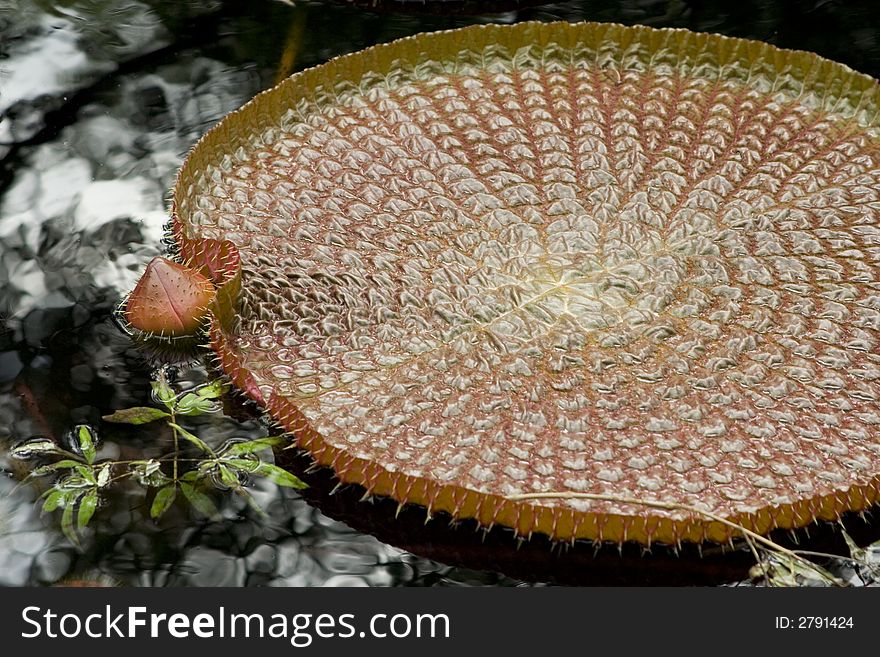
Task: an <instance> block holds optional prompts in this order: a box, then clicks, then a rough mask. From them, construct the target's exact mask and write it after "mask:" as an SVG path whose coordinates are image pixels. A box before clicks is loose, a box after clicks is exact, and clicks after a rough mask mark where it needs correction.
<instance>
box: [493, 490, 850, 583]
mask: <svg viewBox="0 0 880 657" xmlns="http://www.w3.org/2000/svg"><path fill="white" fill-rule="evenodd" d="M506 499H508V500H510V501H511V502H519V501H524V500H548V499H558V500H596V501H599V502H617V503H619V504H636V505H640V506H647V507H650V508H652V509H664V510H666V511H687V512H689V513H694V514H697V515H701V516H704V517H706V518H709V519H710V520H713V521H715V522H719V523H721V524H722V525H725V526H727V527H730V528H732V529H735V530H737V531H738V532H740V533H741V534H742V535H743V538H745V540H746V543H748V545H749V548H750V549H751V550H752V554H753V555H754V556H755V558H756V559H757V560H758V563H759V564H763V562H762V561H761V560H760V559H758V553H757V550H756V549H755V545H756V544H760V545H762V546H764V547H765V548H766V549H768V550H770V551H771V552H775V553H777V554H782V555H785V556H786V557H788V558H790V559H793V560H795V561H797V562H799V563H802V564H804V565H806V566H807V567H809V568H811V569H813V570H815V571H816V572H817V573H819V574H820V575H821V576H822V577H823V578H825V579H827V575H825V574H824V572H822V570H821V569H820V568H819V567H818V566H817V565H816V564H814V563H813V562H812V561H810V560H809V559H805V558H804V557H803V556H801V555H800V554H798V553H797V552H795V551H793V550H789V549H788V548H785V547H783V546H781V545H779V544H778V543H776V542H774V541H772V540H770V539H769V538H767V537H766V536H762V535H761V534H758V533H757V532H754V531H752V530H751V529H748V528H747V527H743V526H742V525H738V524H737V523H735V522H733V521H731V520H728V519H727V518H723V517H722V516H719V515H717V514H715V513H712V512H711V511H705V510H704V509H700V508H699V507H695V506H691V505H689V504H681V503H678V502H660V501H658V500H644V499H641V498H638V497H624V496H620V495H603V494H601V493H574V492H568V491H557V492H546V493H522V494H520V495H508V496H507V497H506ZM762 569H763V570H764V573H765V575H766V568H764V566H763V565H762ZM835 583H836V582H835Z"/></svg>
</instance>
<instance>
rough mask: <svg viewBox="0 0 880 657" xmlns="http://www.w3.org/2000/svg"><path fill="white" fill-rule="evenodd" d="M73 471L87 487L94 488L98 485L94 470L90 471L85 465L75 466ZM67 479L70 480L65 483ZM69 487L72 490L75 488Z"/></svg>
mask: <svg viewBox="0 0 880 657" xmlns="http://www.w3.org/2000/svg"><path fill="white" fill-rule="evenodd" d="M73 469H74V470H75V471H76V472H77V474H79V476H80V477H82V479H83V481H84V482H86V483H88V485H90V486H96V485H97V484H98V480H97V479H95V471H94V469H92V468H90V467H88V466H86V465H77V466H76V467H74V468H73ZM68 479H70V477H68V478H67V479H65V481H67V480H68ZM71 487H72V488H73V487H75V486H71Z"/></svg>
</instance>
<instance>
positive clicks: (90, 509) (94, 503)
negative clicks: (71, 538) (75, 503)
mask: <svg viewBox="0 0 880 657" xmlns="http://www.w3.org/2000/svg"><path fill="white" fill-rule="evenodd" d="M97 508H98V491H97V490H92V491H91V492H89V493H86V495H84V496H83V498H82V500H81V501H80V503H79V511H78V512H77V514H76V524H77V527H79V529H82V528H83V527H85V526H86V525H88V524H89V520H91V519H92V516H93V515H95V509H97Z"/></svg>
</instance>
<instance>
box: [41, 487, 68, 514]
mask: <svg viewBox="0 0 880 657" xmlns="http://www.w3.org/2000/svg"><path fill="white" fill-rule="evenodd" d="M63 499H64V491H61V490H58V489H57V488H53V489H51V490H49V491H47V493H46V499H45V501H44V502H43V512H44V513H52V511H54V510H55V509H57V508H58V506H59V505H60V504H61V500H63Z"/></svg>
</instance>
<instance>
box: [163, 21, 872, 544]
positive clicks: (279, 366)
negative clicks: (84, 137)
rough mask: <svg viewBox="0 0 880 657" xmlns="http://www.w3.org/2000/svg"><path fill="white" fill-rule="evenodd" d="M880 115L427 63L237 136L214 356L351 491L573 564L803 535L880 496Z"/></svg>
mask: <svg viewBox="0 0 880 657" xmlns="http://www.w3.org/2000/svg"><path fill="white" fill-rule="evenodd" d="M878 100H880V94H878V85H877V83H876V82H875V81H874V80H872V79H870V78H868V77H866V76H863V75H860V74H858V73H855V72H853V71H851V70H850V69H848V68H846V67H844V66H842V65H839V64H835V63H833V62H829V61H826V60H824V59H821V58H819V57H817V56H815V55H811V54H808V53H800V52H792V51H782V50H779V49H776V48H773V47H771V46H768V45H765V44H761V43H756V42H752V41H744V40H737V39H729V38H725V37H720V36H715V35H705V34H694V33H690V32H687V31H683V30H653V29H649V28H643V27H638V28H629V27H623V26H619V25H599V24H577V25H571V24H563V23H552V24H537V23H526V24H519V25H516V26H480V27H473V28H466V29H463V30H456V31H451V32H444V33H436V34H426V35H420V36H417V37H414V38H409V39H404V40H401V41H398V42H395V43H393V44H389V45H384V46H378V47H376V48H372V49H369V50H366V51H363V52H360V53H356V54H353V55H349V56H346V57H342V58H339V59H336V60H333V61H331V62H329V63H327V64H325V65H322V66H319V67H317V68H314V69H310V70H308V71H304V72H302V73H299V74H297V75H294V76H293V77H291V78H290V79H288V80H286V81H285V82H283V83H282V84H280V85H279V86H278V87H276V88H274V89H272V90H270V91H268V92H266V93H264V94H262V95H260V96H258V97H257V98H256V99H254V100H253V101H251V102H250V103H249V104H248V105H246V106H245V107H244V108H242V109H241V110H239V111H237V112H234V113H233V114H231V115H230V116H229V117H227V118H226V119H225V120H224V121H222V122H221V123H220V124H219V125H218V126H217V127H216V128H215V129H214V130H212V131H211V132H210V133H209V134H208V135H207V136H206V137H205V138H204V139H203V140H202V141H201V142H200V143H199V144H198V145H197V146H196V148H195V149H194V150H193V152H192V153H191V155H190V156H189V158H188V160H187V162H186V163H185V165H184V167H183V169H182V170H181V173H180V176H179V178H178V181H177V184H176V188H175V190H174V213H175V235H176V236H177V239H178V241H179V242H180V244H181V247H182V248H181V250H182V252H183V253H187V252H195V251H198V245H199V244H202V243H205V240H213V241H214V242H211V243H214V244H216V243H218V242H219V241H223V240H226V241H228V242H230V243H231V244H232V245H234V249H235V250H237V254H234V255H235V257H237V258H239V259H240V267H241V275H240V281H239V279H238V278H237V279H236V281H238V282H239V283H240V287H239V288H236V289H237V290H238V289H240V294H239V296H240V299H239V300H238V301H239V304H240V305H239V306H238V307H237V309H236V314H235V321H234V322H231V321H224V322H218V321H215V322H214V326H213V329H212V344H213V348H214V349H215V351H216V352H217V354H218V358H219V360H220V362H221V364H222V366H223V368H224V369H225V370H226V371H227V372H229V374H230V375H231V376H232V378H233V380H234V381H235V382H236V384H237V385H239V386H240V387H242V388H243V389H245V390H247V391H248V393H249V394H250V395H251V396H252V397H254V398H255V399H256V400H257V401H259V402H260V403H262V404H264V405H265V407H266V408H267V410H268V411H269V412H270V413H271V414H273V415H274V416H275V417H276V418H277V419H278V420H279V421H280V422H282V423H283V424H284V426H286V427H287V429H288V430H290V431H291V432H293V433H294V435H295V437H296V440H297V442H298V444H299V445H300V446H301V447H303V448H305V449H307V450H309V451H310V452H311V453H312V454H313V456H314V457H315V459H316V460H317V461H318V462H320V463H322V464H325V465H329V466H331V467H333V468H334V469H335V471H336V473H337V475H338V476H339V478H340V479H341V480H343V481H345V482H354V483H358V484H362V485H363V486H365V487H366V488H367V489H368V490H369V491H371V492H373V493H376V494H380V495H387V496H392V497H394V498H396V499H398V500H399V501H401V502H407V503H409V502H411V503H417V504H421V505H424V506H426V507H428V508H429V509H431V510H443V511H448V512H449V513H451V514H452V515H453V516H455V517H458V518H476V519H477V520H478V521H479V522H481V523H484V524H486V525H489V524H493V523H500V524H503V525H507V526H509V527H512V528H513V529H515V530H516V531H517V532H518V533H519V534H521V535H529V534H530V533H531V532H543V533H545V534H548V535H549V536H551V537H554V538H558V539H573V538H578V537H582V538H589V539H594V540H608V541H624V540H635V541H640V542H642V543H650V542H651V541H662V542H667V543H676V542H679V541H705V540H709V541H725V540H727V539H728V538H730V537H731V536H732V535H734V534H736V531H737V530H735V529H733V528H731V527H729V526H727V525H725V524H723V523H720V522H717V521H715V520H712V518H711V517H710V516H707V515H703V514H700V513H695V512H694V510H693V509H694V508H696V509H701V510H704V511H705V512H707V513H709V514H714V515H715V516H718V517H721V518H724V519H727V520H729V521H731V522H734V523H739V524H741V525H743V526H745V527H747V528H749V529H751V530H754V531H757V532H767V531H769V530H771V529H773V528H776V527H783V528H793V527H800V526H803V525H806V524H808V523H810V522H812V521H813V520H815V519H827V520H831V519H835V518H837V517H839V516H840V515H841V514H842V513H843V512H845V511H848V510H854V511H858V510H862V509H865V508H867V507H869V506H871V505H872V504H874V503H875V502H876V501H877V499H878V497H880V493H878V488H880V486H878V484H880V433H878V423H880V404H878V397H880V383H878V381H880V356H878V346H877V340H878V331H880V269H878V257H880V226H878V219H880V142H878V128H880V117H878ZM228 251H229V252H228V253H227V254H226V255H228V256H229V257H233V255H232V249H229V250H228ZM237 262H238V261H237ZM541 492H554V493H588V494H594V495H600V496H611V497H616V498H632V499H639V500H647V501H655V502H662V503H666V504H670V505H681V506H683V507H689V509H688V508H677V509H672V508H670V509H663V508H653V507H648V506H645V505H641V504H636V503H623V502H621V501H619V499H618V501H615V500H598V499H571V498H565V497H564V496H561V497H553V498H547V499H525V500H523V499H519V500H511V499H509V498H510V497H512V496H515V495H520V494H528V493H541Z"/></svg>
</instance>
